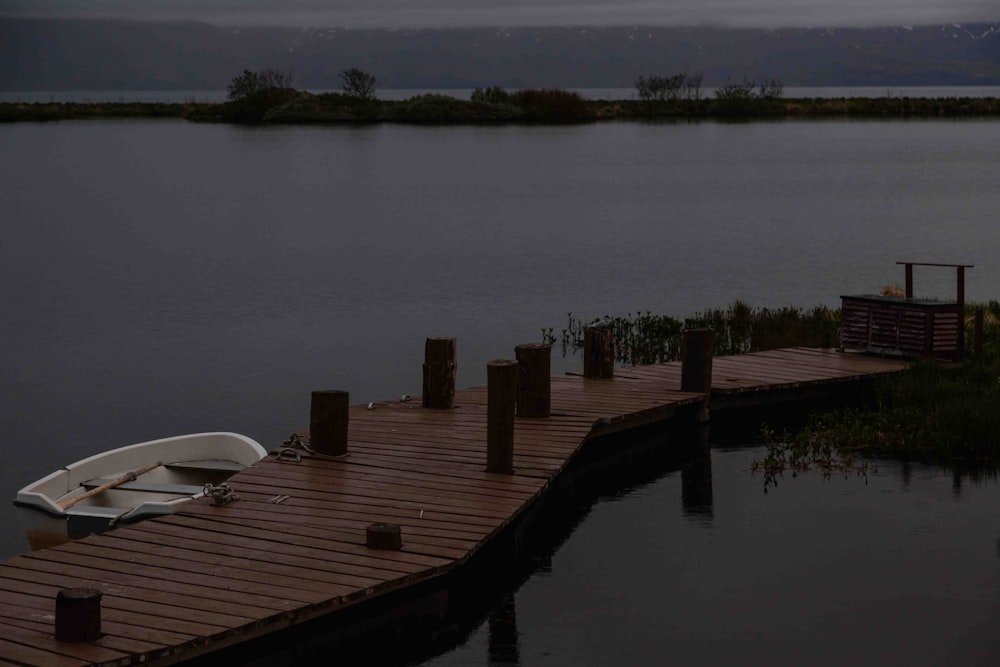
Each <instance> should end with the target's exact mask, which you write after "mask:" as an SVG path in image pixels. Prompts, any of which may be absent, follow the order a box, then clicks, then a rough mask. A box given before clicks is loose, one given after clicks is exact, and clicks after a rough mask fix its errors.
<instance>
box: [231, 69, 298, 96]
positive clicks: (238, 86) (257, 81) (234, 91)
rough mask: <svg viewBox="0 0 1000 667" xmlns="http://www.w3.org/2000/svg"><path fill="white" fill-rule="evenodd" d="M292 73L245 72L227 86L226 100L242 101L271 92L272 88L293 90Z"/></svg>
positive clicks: (271, 71)
mask: <svg viewBox="0 0 1000 667" xmlns="http://www.w3.org/2000/svg"><path fill="white" fill-rule="evenodd" d="M291 87H292V73H291V72H279V71H278V70H274V69H264V70H259V71H257V72H251V71H250V70H248V69H245V70H243V73H242V74H239V75H237V76H234V77H233V80H232V81H230V82H229V85H228V86H226V92H227V93H228V94H227V95H226V99H228V100H230V101H232V100H241V99H243V98H246V97H250V96H251V95H256V94H257V93H261V92H264V91H266V90H270V89H271V88H291Z"/></svg>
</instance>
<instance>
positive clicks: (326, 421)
mask: <svg viewBox="0 0 1000 667" xmlns="http://www.w3.org/2000/svg"><path fill="white" fill-rule="evenodd" d="M349 408H350V394H349V393H348V392H346V391H343V390H340V389H328V390H322V391H314V392H313V393H312V405H311V407H310V410H309V440H310V444H311V445H312V448H313V449H315V450H316V451H317V452H319V453H320V454H326V455H327V456H344V455H346V454H347V424H348V422H349V420H350V413H349Z"/></svg>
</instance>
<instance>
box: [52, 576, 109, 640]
mask: <svg viewBox="0 0 1000 667" xmlns="http://www.w3.org/2000/svg"><path fill="white" fill-rule="evenodd" d="M101 595H102V594H101V591H99V590H97V589H96V588H64V589H62V590H61V591H59V592H58V593H57V594H56V622H55V626H56V639H57V640H58V641H61V642H92V641H96V640H98V639H100V638H101Z"/></svg>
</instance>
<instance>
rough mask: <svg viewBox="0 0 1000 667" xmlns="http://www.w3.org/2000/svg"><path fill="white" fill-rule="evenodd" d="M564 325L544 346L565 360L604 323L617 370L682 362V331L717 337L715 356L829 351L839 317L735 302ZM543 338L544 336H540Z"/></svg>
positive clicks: (818, 311)
mask: <svg viewBox="0 0 1000 667" xmlns="http://www.w3.org/2000/svg"><path fill="white" fill-rule="evenodd" d="M568 319H569V321H568V323H567V325H566V327H565V328H564V329H562V330H561V332H560V335H559V336H558V337H557V336H555V334H554V333H553V330H552V329H549V330H548V331H549V332H550V333H549V337H548V338H547V339H545V340H546V342H549V343H550V344H556V343H559V344H560V345H561V348H562V353H563V356H567V355H568V354H573V353H575V352H576V351H577V350H579V349H580V348H581V347H582V346H583V337H584V331H585V329H586V328H587V327H588V326H593V325H594V324H597V323H603V324H605V325H607V326H610V327H611V330H612V332H613V335H614V349H615V361H616V362H617V363H619V364H621V365H625V366H632V365H639V364H655V363H661V362H664V361H676V360H678V359H680V358H681V354H682V352H683V350H682V334H683V331H684V329H692V328H710V329H713V330H714V331H715V354H717V355H729V354H743V353H746V352H756V351H760V350H773V349H777V348H782V347H831V346H832V345H834V344H836V341H837V328H838V327H839V326H840V312H839V310H833V309H830V308H827V307H825V306H817V307H815V308H813V309H811V310H808V311H807V310H803V309H801V308H795V307H792V306H785V307H782V308H755V307H753V306H751V305H749V304H747V303H746V302H743V301H734V302H733V303H732V305H730V306H729V307H728V308H725V309H720V308H716V309H709V310H706V311H703V312H700V313H696V314H695V315H694V316H693V317H688V318H685V319H678V318H675V317H672V316H670V315H654V314H653V313H652V312H650V311H648V310H647V311H645V312H637V313H636V314H635V315H633V314H632V313H628V315H626V316H625V317H614V316H610V315H605V316H604V317H603V318H592V319H583V318H577V317H574V316H573V313H569V316H568ZM543 338H544V336H543Z"/></svg>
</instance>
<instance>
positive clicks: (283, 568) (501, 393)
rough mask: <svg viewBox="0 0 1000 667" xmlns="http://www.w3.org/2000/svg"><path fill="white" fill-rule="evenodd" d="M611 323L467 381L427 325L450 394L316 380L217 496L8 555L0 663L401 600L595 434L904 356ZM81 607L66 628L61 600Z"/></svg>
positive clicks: (81, 657)
mask: <svg viewBox="0 0 1000 667" xmlns="http://www.w3.org/2000/svg"><path fill="white" fill-rule="evenodd" d="M597 338H598V340H597V341H596V342H595V343H594V345H595V346H597V349H598V351H596V352H594V353H593V354H595V355H596V356H595V359H594V360H592V361H593V363H588V364H587V365H586V369H585V374H584V376H579V375H568V376H561V377H554V378H550V377H549V376H548V364H547V361H548V350H545V351H544V352H539V351H538V350H537V349H521V348H519V349H518V354H517V356H518V359H517V360H515V361H507V360H500V361H497V362H490V365H489V367H488V371H489V373H488V375H489V385H488V386H487V387H476V388H471V389H464V390H458V391H455V390H454V357H453V350H454V347H453V346H450V348H451V351H450V352H449V351H448V350H447V349H446V350H445V352H444V353H443V354H444V356H443V357H441V356H438V355H439V352H440V349H439V346H438V344H437V343H435V344H433V345H432V344H430V343H429V345H428V360H427V363H426V364H425V377H424V391H425V392H433V393H434V395H433V396H424V397H422V398H420V399H419V400H406V401H400V400H393V401H385V402H379V403H374V404H369V405H367V406H366V405H356V406H348V402H347V396H346V394H345V393H343V392H339V393H338V392H317V393H316V394H314V397H313V413H312V415H311V419H310V425H311V430H312V433H311V439H310V438H308V437H304V438H303V440H304V441H306V442H307V443H308V444H309V449H288V448H285V449H280V450H278V451H276V452H272V453H271V454H270V455H269V456H267V457H266V458H265V459H264V460H263V461H261V462H260V463H259V464H257V465H255V466H253V467H251V468H249V469H247V470H245V471H243V472H241V473H238V474H237V475H236V476H234V477H233V478H231V480H230V484H231V486H232V488H233V490H234V491H235V492H236V494H238V496H239V499H238V500H237V501H235V502H229V503H227V504H224V505H215V504H213V503H212V502H211V500H210V499H209V498H204V499H201V500H197V501H193V502H191V503H188V504H187V505H185V507H184V509H183V510H182V511H181V512H179V513H178V514H175V515H172V516H167V517H162V518H157V519H152V520H148V521H145V522H142V523H139V524H135V525H132V526H128V527H122V528H120V529H117V530H115V531H112V532H109V533H105V534H101V535H93V536H90V537H88V538H85V539H81V540H78V541H76V542H72V543H69V544H65V545H62V546H59V547H55V548H51V549H45V550H42V551H37V552H34V553H31V554H26V555H22V556H17V557H15V558H10V559H7V560H5V561H3V562H2V563H0V665H6V664H18V665H51V666H56V667H61V666H64V665H65V666H66V667H78V666H80V665H90V664H107V665H132V664H148V665H165V664H172V663H175V662H181V661H185V660H188V659H192V658H195V657H198V656H202V655H205V654H208V653H211V652H214V651H218V650H221V649H225V648H227V647H232V646H235V645H238V644H240V643H242V642H246V641H248V640H251V639H254V638H259V637H263V636H268V635H271V634H273V633H276V632H279V631H281V630H283V629H286V628H289V627H291V626H294V625H296V624H301V623H303V622H305V621H307V620H309V619H313V618H318V617H324V616H331V615H336V614H338V613H339V612H342V611H344V610H346V609H349V608H353V607H357V606H358V605H362V604H365V603H367V602H369V601H372V600H378V599H391V598H392V596H394V595H400V594H402V593H403V592H404V591H406V590H407V589H410V588H412V587H415V586H418V585H423V584H428V585H431V584H433V583H434V582H435V581H438V580H443V579H444V578H446V577H447V576H449V575H450V574H452V573H455V572H456V571H459V570H460V569H461V568H462V567H463V566H464V565H465V564H466V563H467V562H468V561H470V559H472V558H474V557H475V556H476V554H477V553H478V552H480V551H481V550H483V549H484V548H486V547H487V546H488V545H489V544H490V542H491V541H492V540H495V539H496V538H497V536H498V535H500V534H501V533H503V531H505V530H507V529H508V528H510V527H512V526H515V525H516V524H517V523H518V522H519V521H520V520H521V519H522V518H523V517H524V515H525V514H526V513H527V512H528V511H529V510H530V509H531V508H532V506H533V505H534V504H535V503H536V502H538V501H539V500H540V499H541V498H543V497H544V496H545V494H546V493H547V492H548V490H549V488H550V486H551V485H552V484H553V482H554V481H555V480H557V479H558V478H559V477H560V475H561V474H563V473H564V471H565V470H566V469H567V467H569V466H572V464H573V462H574V457H575V456H576V455H577V454H578V453H579V452H580V451H581V448H582V447H585V446H586V444H587V443H588V442H591V441H594V440H595V439H598V438H601V437H602V436H606V435H609V434H614V433H620V434H628V433H632V432H636V431H637V430H639V429H642V428H647V429H648V428H650V427H653V428H656V427H657V425H661V424H670V423H676V422H686V423H696V422H697V421H698V420H699V419H704V418H705V416H706V411H705V408H706V407H707V405H708V403H707V401H708V397H709V393H710V396H711V399H710V400H711V403H710V405H711V408H712V410H713V412H714V411H717V410H723V409H726V408H735V407H746V406H754V405H760V404H763V403H767V402H769V401H790V400H793V399H795V398H797V397H801V396H803V395H807V394H809V392H811V391H817V390H820V389H824V388H831V387H836V386H854V385H853V384H852V383H858V382H863V381H864V380H865V379H867V378H870V377H872V376H874V375H878V374H884V373H892V372H896V371H899V370H901V369H902V368H904V367H905V366H906V362H903V361H900V360H893V359H879V358H873V357H866V356H862V355H857V354H843V353H838V352H836V351H833V350H816V349H801V348H797V349H787V350H776V351H771V352H760V353H753V354H745V355H739V356H733V357H722V358H717V359H715V360H714V364H713V363H712V362H711V361H710V359H711V356H710V355H711V353H710V349H711V348H710V346H707V347H708V350H709V352H708V358H709V361H708V363H707V364H706V362H705V359H704V357H702V358H700V359H695V360H694V361H692V362H690V363H688V364H683V363H680V362H677V363H664V364H656V365H651V366H642V367H633V368H621V369H614V371H613V373H611V374H610V375H608V374H607V368H606V364H605V363H604V361H605V360H602V359H600V358H598V357H600V355H601V354H603V353H602V352H601V351H600V350H601V349H604V348H602V345H603V343H604V341H602V340H600V338H601V336H600V335H599V336H597ZM444 347H445V348H448V347H449V346H448V345H445V346H444ZM529 347H530V346H529ZM536 347H538V346H536ZM702 349H704V347H703V348H702ZM588 376H589V377H588ZM699 385H702V386H701V387H700V388H699V389H698V390H695V391H682V390H681V388H682V386H683V387H685V388H690V386H695V387H698V386H699ZM424 405H429V406H433V407H424ZM515 405H517V408H516V410H515V407H514V406H515ZM515 411H516V412H517V413H518V416H515ZM310 450H311V451H310ZM57 598H59V600H60V601H59V602H58V603H57ZM95 610H96V614H98V616H97V618H96V626H97V631H96V632H95V631H94V621H95V618H94V613H95ZM77 613H78V614H82V618H77V619H76V620H75V621H74V620H70V621H67V623H69V625H67V626H64V627H63V629H62V630H60V627H59V625H60V622H61V621H60V618H59V616H61V615H63V614H66V615H69V616H72V615H73V614H77ZM334 617H335V616H334ZM67 628H68V630H67ZM57 635H58V636H59V637H60V639H57V638H56V636H57ZM63 639H70V640H82V641H63Z"/></svg>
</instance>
